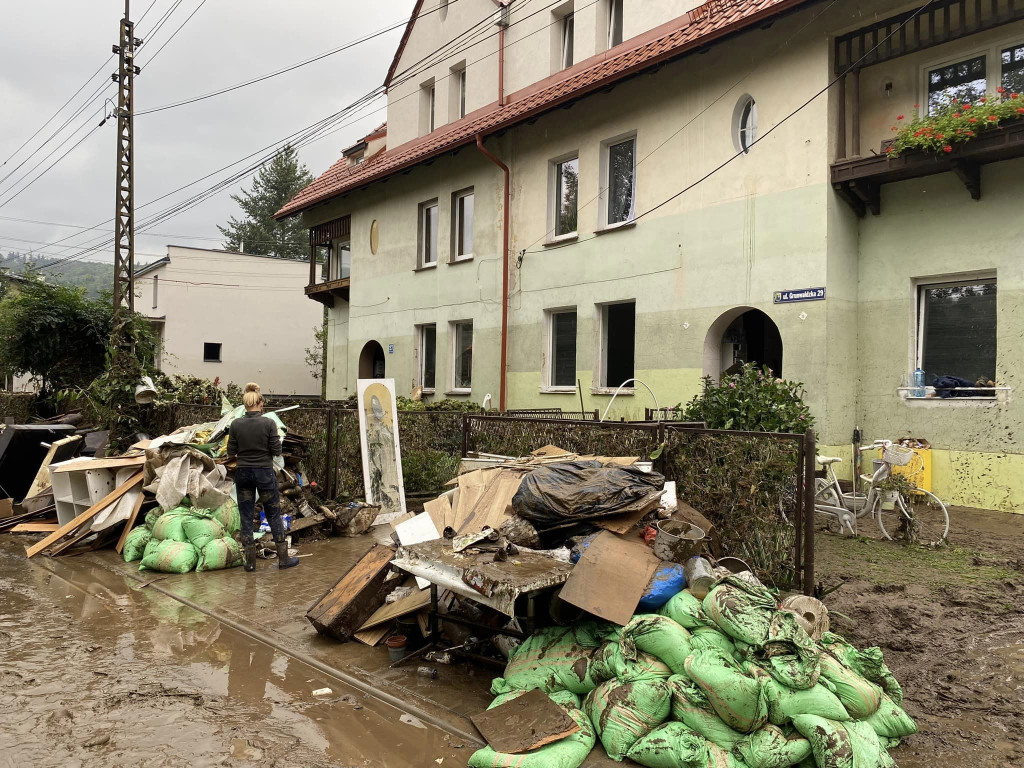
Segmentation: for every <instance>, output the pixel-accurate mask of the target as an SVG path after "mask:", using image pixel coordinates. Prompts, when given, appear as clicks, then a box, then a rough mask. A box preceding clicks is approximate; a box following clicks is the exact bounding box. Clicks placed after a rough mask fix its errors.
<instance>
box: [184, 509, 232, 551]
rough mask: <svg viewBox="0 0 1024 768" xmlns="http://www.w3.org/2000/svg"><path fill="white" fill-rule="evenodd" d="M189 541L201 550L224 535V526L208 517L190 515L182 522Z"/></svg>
mask: <svg viewBox="0 0 1024 768" xmlns="http://www.w3.org/2000/svg"><path fill="white" fill-rule="evenodd" d="M181 528H182V530H183V531H184V532H185V538H187V539H188V543H189V544H191V545H192V546H193V547H195V548H196V549H197V550H201V549H202V548H203V547H205V546H206V545H207V544H209V543H210V542H211V541H213V540H214V539H220V538H223V537H224V526H222V525H221V524H220V523H218V522H217V521H216V520H213V519H211V518H208V517H203V516H201V515H198V514H195V515H189V516H188V518H186V519H185V520H184V521H182V524H181Z"/></svg>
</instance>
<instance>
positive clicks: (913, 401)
mask: <svg viewBox="0 0 1024 768" xmlns="http://www.w3.org/2000/svg"><path fill="white" fill-rule="evenodd" d="M902 400H903V402H904V403H906V404H907V405H908V406H910V407H911V408H990V407H992V406H993V405H1000V404H1002V403H1005V402H1006V401H1005V400H1002V399H1000V398H998V397H904V398H902Z"/></svg>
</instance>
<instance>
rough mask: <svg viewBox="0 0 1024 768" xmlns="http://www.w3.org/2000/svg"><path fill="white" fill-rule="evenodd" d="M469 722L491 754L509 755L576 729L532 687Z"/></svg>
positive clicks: (548, 699) (547, 742) (553, 704)
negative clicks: (493, 752)
mask: <svg viewBox="0 0 1024 768" xmlns="http://www.w3.org/2000/svg"><path fill="white" fill-rule="evenodd" d="M470 719H471V720H472V721H473V725H475V726H476V727H477V730H479V731H480V733H481V734H482V735H483V737H484V738H485V739H487V743H488V744H489V745H490V746H491V747H492V748H493V749H494V751H495V752H502V753H506V754H513V755H515V754H520V753H523V752H529V751H530V750H534V749H538V748H540V747H543V746H544V745H545V744H550V743H552V742H554V741H558V740H560V739H564V738H565V737H566V736H569V735H571V734H573V733H576V731H578V730H579V729H580V726H579V723H577V722H576V721H575V720H573V719H572V718H571V717H569V714H568V713H567V712H566V711H565V710H564V709H562V708H561V707H560V706H558V705H557V704H555V702H553V701H552V700H551V698H550V697H549V696H548V695H547V694H546V693H544V692H543V691H541V690H538V689H536V688H535V689H534V690H532V691H529V692H527V693H524V694H523V695H522V696H519V697H518V698H515V699H513V700H512V701H509V702H507V703H505V704H502V705H501V706H498V707H495V708H494V709H488V710H487V711H485V712H481V713H480V714H478V715H473V716H472V717H471V718H470Z"/></svg>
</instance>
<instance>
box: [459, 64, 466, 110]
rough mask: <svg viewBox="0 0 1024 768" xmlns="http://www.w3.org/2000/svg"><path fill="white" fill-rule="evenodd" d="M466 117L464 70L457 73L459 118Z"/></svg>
mask: <svg viewBox="0 0 1024 768" xmlns="http://www.w3.org/2000/svg"><path fill="white" fill-rule="evenodd" d="M465 116H466V68H465V67H463V68H462V71H461V72H459V117H465Z"/></svg>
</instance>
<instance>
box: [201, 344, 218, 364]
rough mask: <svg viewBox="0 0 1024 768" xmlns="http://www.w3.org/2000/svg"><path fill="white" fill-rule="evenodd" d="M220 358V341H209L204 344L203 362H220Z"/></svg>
mask: <svg viewBox="0 0 1024 768" xmlns="http://www.w3.org/2000/svg"><path fill="white" fill-rule="evenodd" d="M220 361H221V360H220V343H219V342H213V341H207V342H205V343H204V344H203V362H204V363H219V362H220Z"/></svg>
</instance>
